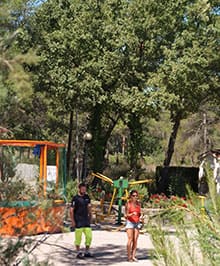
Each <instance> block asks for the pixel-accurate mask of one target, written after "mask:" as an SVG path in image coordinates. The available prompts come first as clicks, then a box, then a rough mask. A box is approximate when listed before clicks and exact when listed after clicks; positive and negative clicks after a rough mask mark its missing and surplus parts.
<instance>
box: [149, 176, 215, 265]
mask: <svg viewBox="0 0 220 266" xmlns="http://www.w3.org/2000/svg"><path fill="white" fill-rule="evenodd" d="M209 177H210V183H209V185H211V183H212V186H213V188H214V186H215V185H214V180H213V179H212V178H211V175H210V174H209ZM189 195H190V199H188V201H187V202H186V203H187V204H186V205H185V206H184V207H183V206H181V205H179V202H177V204H173V203H174V202H172V204H168V205H167V207H166V209H165V211H161V212H159V214H158V215H155V216H151V218H150V222H149V228H148V231H150V234H151V237H152V241H153V244H154V247H155V256H156V257H157V259H156V260H155V261H154V264H155V265H175V266H178V265H218V264H219V262H220V256H219V252H218V249H219V248H220V234H219V232H220V223H219V216H218V213H219V208H220V205H219V204H220V201H219V195H217V194H216V190H214V189H213V191H212V192H211V193H210V194H209V195H208V197H207V198H206V199H205V201H208V209H207V206H206V203H205V208H204V206H203V204H202V200H201V199H200V198H198V196H197V195H196V194H194V193H192V192H190V193H189ZM169 203H171V202H169ZM164 221H166V223H165V222H164ZM171 230H172V231H171Z"/></svg>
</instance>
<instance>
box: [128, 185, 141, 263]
mask: <svg viewBox="0 0 220 266" xmlns="http://www.w3.org/2000/svg"><path fill="white" fill-rule="evenodd" d="M125 215H126V219H127V220H126V226H125V229H126V232H127V236H128V242H127V253H128V261H137V259H136V257H135V256H136V250H137V240H138V236H139V229H140V217H141V205H140V203H139V201H138V192H137V190H132V191H131V192H130V196H129V200H128V202H127V203H126V205H125Z"/></svg>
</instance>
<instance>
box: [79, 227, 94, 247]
mask: <svg viewBox="0 0 220 266" xmlns="http://www.w3.org/2000/svg"><path fill="white" fill-rule="evenodd" d="M82 233H84V235H85V245H86V246H90V245H91V242H92V229H91V228H90V227H81V228H76V229H75V245H76V246H80V244H81V240H82Z"/></svg>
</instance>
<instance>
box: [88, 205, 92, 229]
mask: <svg viewBox="0 0 220 266" xmlns="http://www.w3.org/2000/svg"><path fill="white" fill-rule="evenodd" d="M88 216H89V223H90V224H91V223H92V205H91V203H89V204H88Z"/></svg>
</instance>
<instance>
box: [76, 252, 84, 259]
mask: <svg viewBox="0 0 220 266" xmlns="http://www.w3.org/2000/svg"><path fill="white" fill-rule="evenodd" d="M76 258H77V259H81V260H82V259H84V256H83V254H82V252H79V253H78V254H77V255H76Z"/></svg>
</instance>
